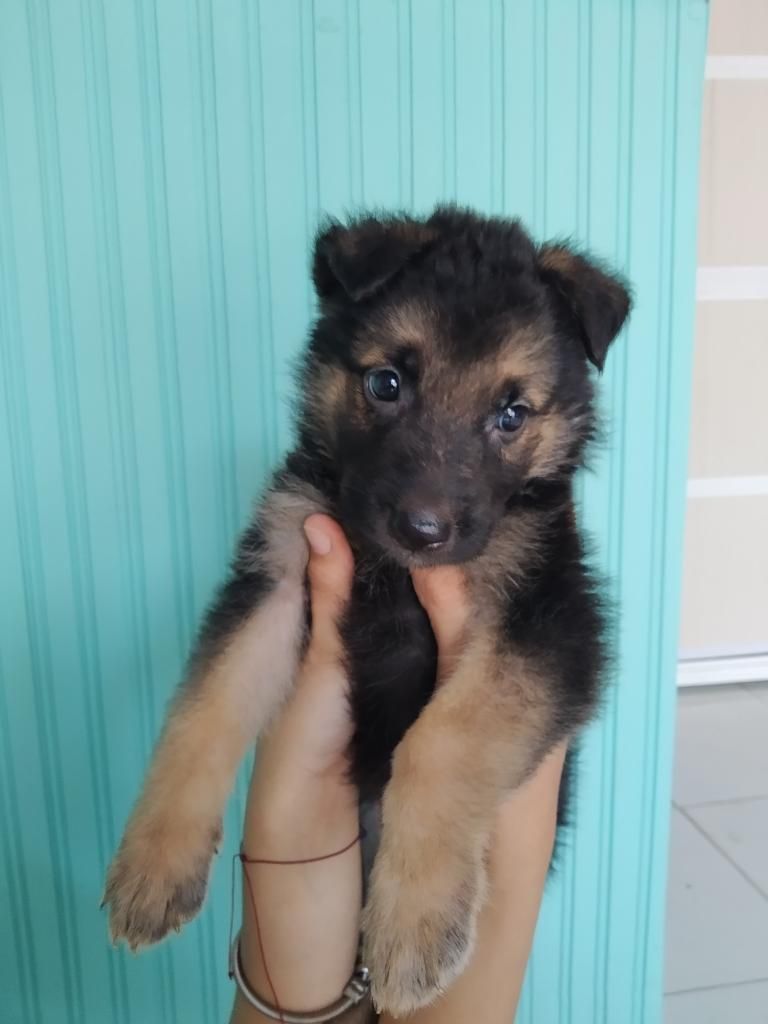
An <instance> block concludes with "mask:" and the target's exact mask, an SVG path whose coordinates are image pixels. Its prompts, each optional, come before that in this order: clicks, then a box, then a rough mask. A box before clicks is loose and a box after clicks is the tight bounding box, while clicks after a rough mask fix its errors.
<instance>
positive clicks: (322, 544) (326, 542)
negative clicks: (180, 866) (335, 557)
mask: <svg viewBox="0 0 768 1024" xmlns="http://www.w3.org/2000/svg"><path fill="white" fill-rule="evenodd" d="M304 533H305V534H306V537H307V540H308V541H309V546H310V547H311V548H312V551H313V553H314V554H316V555H328V554H330V552H331V538H330V537H329V536H328V534H327V533H323V531H322V530H318V528H317V527H316V526H313V525H312V523H305V524H304Z"/></svg>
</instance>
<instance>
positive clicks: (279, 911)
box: [232, 766, 362, 1024]
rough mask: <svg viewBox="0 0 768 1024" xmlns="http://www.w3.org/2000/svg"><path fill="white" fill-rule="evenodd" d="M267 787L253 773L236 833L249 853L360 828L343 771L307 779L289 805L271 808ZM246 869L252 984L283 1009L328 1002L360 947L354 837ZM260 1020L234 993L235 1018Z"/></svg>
mask: <svg viewBox="0 0 768 1024" xmlns="http://www.w3.org/2000/svg"><path fill="white" fill-rule="evenodd" d="M265 767H266V766H265ZM267 770H268V769H267ZM268 791H269V786H268V784H267V783H265V782H264V780H263V779H262V780H261V781H259V779H258V776H257V781H256V782H255V783H254V784H253V785H252V786H251V791H250V794H249V801H248V811H247V814H246V825H245V831H244V836H243V850H244V852H245V853H246V854H247V856H248V857H250V858H257V859H263V858H265V859H270V860H296V859H302V858H305V857H306V858H312V857H318V856H322V855H323V854H326V853H332V852H334V851H336V850H340V849H342V848H343V847H344V846H346V845H347V844H348V843H349V842H350V841H351V840H353V839H354V838H355V836H356V835H357V833H358V828H359V825H358V810H357V796H356V793H355V791H354V790H353V788H352V787H350V786H349V784H348V783H347V781H346V779H345V778H344V777H343V775H341V774H339V775H335V774H334V775H331V776H328V777H324V778H322V779H318V780H317V781H316V782H313V783H312V787H311V792H308V791H305V792H304V793H303V794H301V797H300V799H297V801H296V804H295V808H294V810H293V811H291V809H290V808H281V809H279V810H278V809H276V808H274V807H273V806H272V805H271V804H270V802H269V801H268V800H265V798H264V797H265V793H266V792H268ZM243 870H244V871H247V872H248V880H249V881H250V885H251V888H252V891H253V902H255V905H256V910H257V912H258V931H257V928H256V919H255V916H254V908H253V902H252V899H251V893H250V891H249V886H248V884H247V882H246V879H245V878H244V879H243V918H242V931H241V946H240V949H241V963H242V969H243V973H244V974H245V977H246V978H247V979H248V982H249V984H250V985H251V987H252V988H253V989H254V990H255V991H256V992H257V993H258V994H259V995H260V996H261V997H262V998H263V999H265V1000H266V1001H267V1002H268V1003H270V1004H274V1003H275V996H274V993H277V996H278V1001H279V1004H280V1006H282V1007H283V1008H284V1009H291V1010H317V1009H319V1008H321V1007H323V1006H326V1005H328V1004H330V1003H332V1002H334V1001H335V1000H336V999H338V997H339V996H340V994H341V992H342V990H343V988H344V986H345V985H346V983H347V981H348V980H349V977H350V975H351V974H352V971H353V968H354V964H355V958H356V954H357V942H358V933H359V918H360V903H361V892H362V880H361V863H360V846H359V844H358V843H355V844H354V845H352V846H351V847H350V849H348V850H347V851H346V852H344V853H342V854H340V855H339V856H337V857H332V858H330V859H328V860H322V861H319V862H316V863H310V864H301V865H297V864H293V865H283V864H281V865H271V864H268V865H267V864H265V865H261V864H250V865H247V866H245V865H244V867H243ZM259 933H260V935H261V941H262V943H263V952H264V956H262V951H261V949H260V945H259ZM264 957H265V958H266V962H267V967H268V973H269V977H268V976H267V968H265V963H264ZM270 979H271V980H270ZM273 987H274V988H273ZM265 1020H267V1018H265V1017H264V1016H262V1014H260V1013H259V1012H258V1011H257V1010H255V1009H253V1008H252V1007H251V1006H250V1005H249V1004H248V1003H247V1002H246V1001H245V1000H244V999H243V997H242V996H241V995H239V994H238V997H237V999H236V1002H235V1008H234V1012H233V1016H232V1024H256V1022H261V1021H265Z"/></svg>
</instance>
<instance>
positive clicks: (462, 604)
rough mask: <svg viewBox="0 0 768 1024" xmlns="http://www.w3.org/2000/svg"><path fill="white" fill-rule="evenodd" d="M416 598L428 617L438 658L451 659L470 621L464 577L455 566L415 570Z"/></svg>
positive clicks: (413, 575) (413, 573)
mask: <svg viewBox="0 0 768 1024" xmlns="http://www.w3.org/2000/svg"><path fill="white" fill-rule="evenodd" d="M411 578H412V579H413V586H414V589H415V590H416V596H417V597H418V599H419V601H420V602H421V604H422V606H423V608H424V610H425V611H426V613H427V615H428V616H429V621H430V622H431V624H432V630H433V632H434V634H435V637H436V639H437V645H438V648H439V650H440V657H441V658H443V657H444V656H446V655H451V654H452V653H453V652H454V651H455V649H456V647H457V646H458V645H459V644H460V643H461V640H462V638H463V636H464V631H465V628H466V625H467V620H468V618H469V600H468V598H467V592H466V584H465V578H464V573H463V572H462V571H461V569H460V568H459V567H458V566H456V565H438V566H435V567H434V568H431V569H414V570H413V572H412V573H411Z"/></svg>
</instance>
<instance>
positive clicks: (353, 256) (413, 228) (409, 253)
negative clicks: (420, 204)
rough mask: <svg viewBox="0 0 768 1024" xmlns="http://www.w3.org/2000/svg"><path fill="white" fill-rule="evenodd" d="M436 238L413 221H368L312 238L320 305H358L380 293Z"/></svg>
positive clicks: (337, 226) (335, 226)
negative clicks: (347, 303)
mask: <svg viewBox="0 0 768 1024" xmlns="http://www.w3.org/2000/svg"><path fill="white" fill-rule="evenodd" d="M434 235H435V232H434V231H433V230H431V229H429V228H427V226H426V225H425V224H421V223H419V222H418V221H412V220H406V219H400V220H395V219H392V220H377V219H376V218H374V217H367V218H365V219H364V220H360V221H357V222H355V223H353V224H351V225H350V226H349V227H345V226H344V225H342V224H339V223H332V224H330V225H329V226H328V227H326V228H325V229H324V230H323V231H321V232H320V234H319V235H318V236H317V239H316V241H315V255H314V260H313V266H312V277H313V280H314V282H315V289H316V291H317V295H318V298H319V299H320V301H321V302H334V301H338V300H340V299H342V300H343V299H351V300H352V302H360V301H361V300H363V299H367V298H369V297H370V296H371V295H373V294H374V293H375V292H377V291H379V289H380V288H383V287H384V285H385V284H386V283H387V282H388V281H389V280H391V278H392V277H394V276H395V274H397V273H398V271H400V270H402V268H403V267H404V266H405V264H406V263H407V262H408V260H410V259H411V258H412V257H413V256H415V255H416V253H418V252H420V251H421V250H422V249H423V248H424V247H425V246H426V245H427V243H428V242H430V241H431V240H432V238H433V237H434Z"/></svg>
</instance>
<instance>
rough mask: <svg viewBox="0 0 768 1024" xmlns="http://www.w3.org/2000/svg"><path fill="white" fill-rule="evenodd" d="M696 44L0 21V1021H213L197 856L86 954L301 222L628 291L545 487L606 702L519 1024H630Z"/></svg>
mask: <svg viewBox="0 0 768 1024" xmlns="http://www.w3.org/2000/svg"><path fill="white" fill-rule="evenodd" d="M705 33H706V4H705V2H704V0H621V2H620V3H619V2H617V0H514V2H512V0H386V2H381V3H376V4H373V3H365V2H363V0H285V2H281V3H280V4H276V3H269V2H267V0H260V2H257V0H189V2H182V0H163V3H157V0H135V3H132V4H114V3H110V4H108V3H107V2H106V0H57V2H56V3H53V2H52V0H3V3H2V4H1V5H0V376H1V379H0V422H1V423H2V443H1V444H0V527H1V528H0V567H1V568H2V586H3V592H2V601H1V602H0V734H1V738H2V750H1V751H0V815H1V816H2V821H3V828H2V829H0V903H1V905H2V907H3V910H4V913H3V914H2V915H1V916H0V990H2V991H3V993H4V1009H3V1012H4V1019H8V1020H10V1021H12V1022H14V1024H15V1022H24V1024H33V1022H37V1021H40V1020H55V1021H64V1022H67V1024H96V1022H98V1024H104V1022H116V1024H129V1022H131V1021H136V1020H141V1021H145V1022H147V1024H152V1022H154V1021H157V1022H158V1024H159V1022H161V1021H163V1022H164V1021H171V1020H188V1021H190V1022H197V1021H200V1022H210V1024H213V1022H214V1021H219V1020H221V1019H222V1017H223V1015H224V1014H225V1012H226V1006H227V1004H228V1001H229V999H230V994H231V993H230V991H229V986H228V984H227V982H226V976H225V972H224V956H225V945H226V930H227V914H228V881H229V880H228V877H227V876H228V861H227V858H226V856H224V857H222V859H221V861H220V863H219V865H218V867H217V869H216V872H215V875H214V880H213V887H212V895H211V899H210V901H209V904H208V907H207V909H206V911H205V913H204V915H203V917H202V918H201V920H200V921H199V922H197V923H196V924H195V925H193V926H192V927H190V928H189V929H187V931H186V932H185V933H184V934H183V935H182V936H181V937H179V938H178V939H175V940H174V941H173V942H172V943H169V944H167V945H166V946H165V947H163V948H162V949H160V950H158V951H156V952H153V953H149V954H145V955H144V956H141V957H139V958H132V957H129V956H127V955H125V954H124V953H115V952H112V951H111V950H110V949H109V948H108V946H107V943H106V935H105V925H104V921H103V919H102V917H101V916H100V914H99V912H98V899H99V893H100V885H101V880H102V876H103V870H104V866H105V863H106V860H107V858H108V856H109V853H110V850H111V848H112V847H113V845H114V843H115V839H116V837H117V835H118V832H119V829H120V826H121V824H122V822H123V820H124V818H125V816H126V813H127V811H128V808H129V805H130V801H131V799H132V797H133V795H134V794H135V791H136V787H137V785H138V782H139V779H140V776H141V773H142V770H143V767H144V764H145V761H146V758H147V755H148V752H149V749H150V747H151V743H152V741H153V739H154V737H155V735H156V733H157V729H158V727H159V723H160V720H161V716H162V712H163V708H164V705H165V702H166V700H167V698H168V696H169V694H170V692H171V690H172V687H173V685H174V682H175V680H176V678H177V677H178V674H179V672H180V669H181V665H182V663H183V660H184V656H185V651H186V648H187V645H188V643H189V639H190V636H191V633H192V631H193V629H194V624H195V621H196V619H197V617H198V615H199V613H200V611H201V608H202V606H203V604H204V603H205V601H206V599H207V597H208V596H209V594H210V591H211V588H212V586H213V584H214V582H215V581H216V580H217V578H218V577H219V575H220V573H221V570H222V566H223V564H224V561H225V558H226V556H227V553H228V551H229V549H230V546H231V544H232V540H233V538H234V536H235V533H236V531H237V529H238V527H239V525H240V524H242V523H243V522H244V520H245V517H246V515H247V509H248V504H249V501H250V498H251V496H252V495H253V494H254V493H255V492H256V491H257V489H258V487H259V485H260V483H261V482H262V481H263V479H264V477H265V474H266V473H267V471H268V468H269V466H270V465H271V464H272V463H273V462H274V460H275V458H276V455H277V453H278V452H279V451H280V450H281V449H282V448H283V447H284V446H285V445H286V444H287V443H288V440H289V437H290V425H291V407H290V403H289V401H288V397H289V394H290V365H291V360H292V358H293V357H294V356H295V354H296V353H297V351H298V350H299V348H300V346H301V344H302V339H303V337H304V336H305V332H306V327H307V323H308V319H309V317H310V315H311V310H312V296H311V292H310V288H309V283H308V277H307V264H308V253H307V246H308V242H309V239H310V238H311V235H312V232H313V230H314V228H315V226H316V224H317V222H318V218H319V216H320V214H321V212H322V211H326V212H330V213H337V214H340V213H343V212H344V211H345V210H349V209H357V208H360V207H361V206H390V207H391V206H395V207H406V208H415V209H417V210H425V209H427V208H428V207H429V206H430V205H431V204H432V203H433V202H434V201H435V200H437V199H444V198H457V199H459V200H461V201H463V202H468V203H473V204H475V205H478V206H480V207H482V208H483V209H486V210H488V211H491V212H506V213H519V214H521V215H522V216H523V217H524V218H525V219H526V220H527V221H528V222H529V224H530V225H531V226H532V227H533V228H534V229H535V231H536V232H537V233H539V234H542V235H560V236H562V235H569V234H575V235H576V236H577V237H578V238H579V239H580V240H582V241H583V242H584V243H585V244H587V245H590V246H592V247H594V248H595V249H596V250H597V251H599V252H601V253H603V254H604V255H605V256H606V257H608V258H610V259H612V260H614V261H616V262H618V263H619V264H620V265H621V266H624V267H626V269H627V272H628V274H629V276H630V277H631V279H632V280H633V282H634V284H635V287H636V292H637V297H638V302H637V308H636V312H635V315H634V317H633V320H632V323H631V325H630V327H629V329H628V330H627V331H626V332H625V335H624V337H623V338H622V339H621V341H620V342H619V343H618V345H617V346H616V349H615V351H614V353H613V357H612V359H611V361H610V363H609V368H608V370H607V372H606V374H605V377H604V381H603V393H604V400H605V407H606V413H607V414H608V416H609V417H610V420H611V423H612V427H611V437H610V439H611V446H610V448H609V449H607V450H606V451H605V452H604V453H602V454H601V456H600V457H599V459H598V465H597V469H596V472H595V473H594V474H591V475H589V476H588V477H586V478H585V479H584V481H583V484H582V495H583V511H584V515H585V518H586V520H587V522H588V524H589V525H590V526H591V527H592V529H593V530H594V531H595V533H596V537H597V541H598V551H599V558H600V561H601V564H602V566H603V567H604V568H605V569H607V570H608V571H610V572H611V573H612V574H613V575H614V578H615V584H614V595H615V597H616V599H617V601H618V602H619V603H620V605H621V607H622V609H623V615H622V619H621V624H620V627H619V633H618V643H619V652H620V663H619V671H618V673H617V680H616V685H615V687H614V689H613V690H612V692H611V698H610V701H609V702H608V705H607V707H606V711H605V714H604V716H603V720H602V722H601V723H600V724H599V725H598V726H597V727H595V728H594V729H592V730H591V731H590V733H589V735H588V737H587V740H586V742H585V744H584V749H583V751H582V758H581V785H580V788H579V794H578V826H577V828H576V829H575V830H574V831H573V833H572V834H571V836H570V839H569V843H568V848H567V852H566V856H565V858H564V861H563V864H562V867H561V869H560V872H559V874H558V876H557V878H556V879H555V880H554V881H553V883H552V884H551V886H550V888H549V892H548V894H547V898H546V903H545V907H544V910H543V912H542V917H541V921H540V924H539V930H538V935H537V943H536V949H535V953H534V956H533V959H532V962H531V966H530V970H529V977H528V982H527V986H526V991H525V995H524V999H523V1003H522V1006H521V1009H520V1013H519V1020H520V1021H522V1022H524V1024H540V1022H542V1021H553V1022H554V1021H557V1022H558V1024H583V1022H584V1021H590V1022H592V1021H594V1022H596V1024H600V1022H606V1024H615V1022H617V1021H621V1024H653V1022H657V1021H659V1020H660V993H661V970H662V954H661V934H662V913H663V889H664V866H665V858H666V831H667V805H668V799H669V774H670V753H671V734H672V702H673V687H674V671H673V670H674V660H675V642H676V623H677V605H678V577H679V569H680V548H681V543H680V542H681V529H682V510H683V488H684V468H685V433H686V424H687V410H688V400H689V395H688V378H689V369H690V339H691V309H692V296H693V266H694V234H695V193H696V177H697V174H696V166H697V146H698V121H699V109H700V93H701V79H702V74H703V59H704V40H705ZM241 795H242V789H241V790H240V791H239V794H238V799H236V800H235V801H234V802H233V807H232V810H231V812H230V815H229V820H228V826H229V827H228V836H229V843H230V849H231V847H232V845H233V844H234V843H235V841H236V838H237V835H238V832H239V826H238V819H239V815H240V811H241V805H242V801H241Z"/></svg>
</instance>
